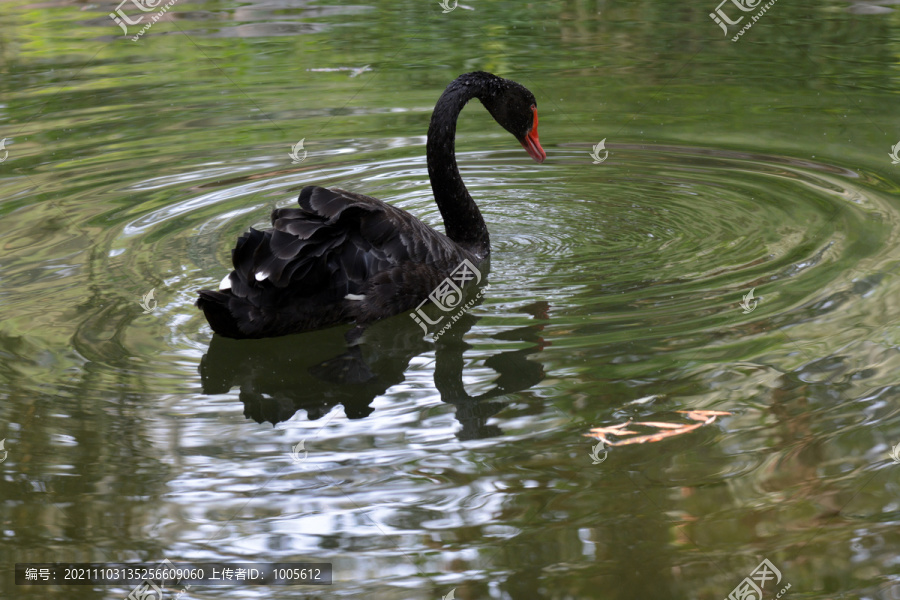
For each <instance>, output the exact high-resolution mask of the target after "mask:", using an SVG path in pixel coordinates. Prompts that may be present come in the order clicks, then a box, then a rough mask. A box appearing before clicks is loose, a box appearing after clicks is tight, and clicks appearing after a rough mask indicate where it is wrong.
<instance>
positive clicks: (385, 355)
mask: <svg viewBox="0 0 900 600" xmlns="http://www.w3.org/2000/svg"><path fill="white" fill-rule="evenodd" d="M472 287H473V288H474V287H475V286H472ZM467 291H468V292H469V293H468V294H467V296H471V295H474V294H473V293H472V292H474V291H477V288H476V289H475V290H471V291H470V290H467ZM431 308H432V309H433V308H434V307H431ZM548 308H549V305H548V304H547V303H546V302H536V303H533V304H531V305H529V306H527V307H525V308H524V309H523V310H524V311H525V312H527V313H528V314H531V315H532V316H533V317H534V319H535V320H536V321H537V322H536V323H535V324H533V325H526V326H524V327H518V328H515V329H513V330H510V331H504V332H503V333H501V334H498V335H495V336H494V338H495V339H502V340H505V341H521V342H527V343H530V345H529V346H528V347H527V348H523V349H519V350H511V351H506V352H501V353H499V354H494V355H492V356H490V357H489V358H487V359H486V360H485V361H484V366H486V367H488V368H490V369H492V370H494V371H496V372H497V374H498V375H499V377H498V378H497V379H496V381H495V382H494V386H493V388H491V389H490V390H489V391H487V392H485V393H482V394H478V395H477V396H471V395H469V394H468V393H467V392H466V390H465V387H464V386H463V365H464V360H463V353H464V352H465V351H466V350H467V349H469V348H471V346H470V345H469V344H467V343H466V342H465V341H464V339H463V338H464V336H465V334H466V333H467V332H468V331H469V330H470V329H471V328H472V327H473V326H474V325H475V323H476V322H477V321H478V319H479V317H475V316H473V315H472V314H471V313H469V312H465V313H463V314H462V315H461V316H460V317H459V319H458V320H457V321H455V322H454V323H453V325H452V327H450V328H449V329H447V330H446V331H445V333H444V334H443V335H441V336H440V337H439V338H438V339H437V340H436V341H434V342H431V341H429V340H427V339H425V337H424V336H423V332H422V328H421V327H420V326H419V325H417V324H416V323H415V322H414V321H413V320H412V319H411V318H409V317H408V316H406V315H398V316H397V317H395V318H392V319H387V320H385V321H380V322H378V323H375V324H373V325H371V326H370V327H368V329H367V330H366V331H365V334H364V335H363V336H362V338H361V339H360V340H359V343H356V344H351V345H348V343H347V341H345V336H344V334H345V331H346V330H347V329H349V326H348V327H332V328H329V329H325V330H321V331H313V332H308V333H303V334H299V335H292V336H287V337H281V338H272V339H263V340H233V339H229V338H225V337H222V336H219V335H215V336H213V338H212V341H211V343H210V345H209V350H208V351H207V353H206V355H204V356H203V359H202V360H201V362H200V377H201V382H202V385H203V393H205V394H210V395H212V394H224V393H227V392H229V391H230V390H231V389H232V388H233V387H234V386H239V387H240V400H241V402H243V403H244V415H245V416H246V417H247V418H249V419H253V420H254V421H256V422H257V423H264V422H268V423H272V424H273V425H274V424H277V423H280V422H282V421H287V420H288V419H290V418H291V417H293V416H294V414H295V413H296V412H297V411H298V410H300V409H303V410H305V411H306V413H307V416H308V418H309V419H310V420H316V419H319V418H321V417H322V416H323V415H325V414H328V413H329V412H330V411H331V410H332V408H333V407H334V406H335V405H337V404H341V405H343V407H344V412H345V414H346V415H347V417H348V418H350V419H362V418H365V417H367V416H369V415H370V414H371V413H372V411H373V410H374V409H373V408H371V406H370V404H371V403H372V401H373V400H374V399H375V398H376V397H377V396H379V395H381V394H384V393H385V392H386V391H387V390H388V389H390V388H391V387H392V386H394V385H396V384H398V383H402V382H403V381H404V380H405V372H406V369H407V367H408V366H409V363H410V361H411V360H412V359H413V358H414V357H415V356H418V355H420V354H423V353H426V352H428V351H430V350H431V349H432V348H434V352H435V368H434V384H435V387H436V388H437V390H438V392H439V393H440V395H441V400H443V401H444V402H446V403H448V404H453V405H454V406H456V418H457V420H458V421H459V422H460V424H461V425H462V429H461V430H460V431H458V432H457V437H458V438H459V439H460V440H470V439H480V438H486V437H491V436H497V435H501V434H502V430H501V429H500V428H499V427H497V426H495V425H488V424H487V421H488V419H489V418H490V417H492V416H493V415H495V414H497V413H498V412H500V411H501V410H502V409H503V408H504V407H505V406H506V403H505V402H502V401H491V400H492V399H494V398H501V397H502V396H504V395H507V394H512V393H514V392H518V391H521V390H525V389H528V388H530V387H532V386H534V385H536V384H537V383H539V382H540V381H541V380H543V379H544V376H545V374H544V368H543V365H541V364H540V363H538V362H535V361H534V360H531V359H529V357H530V355H532V354H536V353H538V352H540V351H541V350H542V349H543V348H544V346H545V345H546V344H545V342H544V341H543V338H542V337H541V333H542V329H543V323H544V322H545V320H546V319H547V311H548ZM323 357H331V358H327V359H326V360H323Z"/></svg>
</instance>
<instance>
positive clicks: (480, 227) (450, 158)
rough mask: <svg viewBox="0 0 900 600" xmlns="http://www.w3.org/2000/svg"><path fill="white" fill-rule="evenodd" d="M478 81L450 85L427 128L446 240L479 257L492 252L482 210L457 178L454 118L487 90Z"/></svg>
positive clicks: (430, 166)
mask: <svg viewBox="0 0 900 600" xmlns="http://www.w3.org/2000/svg"><path fill="white" fill-rule="evenodd" d="M486 85H487V82H486V81H482V80H481V79H479V78H467V79H463V78H462V77H461V78H459V79H457V80H456V81H454V82H453V83H451V84H450V85H449V86H448V87H447V89H446V90H444V93H443V94H442V95H441V97H440V99H438V101H437V104H436V105H435V107H434V112H433V113H432V115H431V125H430V126H429V127H428V143H427V155H428V176H429V177H430V178H431V189H432V191H433V192H434V200H435V202H437V205H438V208H439V209H440V211H441V216H442V217H443V218H444V229H445V231H446V232H447V237H449V238H450V239H451V240H453V241H454V242H456V243H457V244H459V245H460V246H462V247H463V248H465V249H466V250H468V251H470V252H472V253H473V254H475V255H476V256H478V257H479V258H483V257H485V256H487V254H488V253H489V252H490V249H491V240H490V236H488V230H487V225H485V223H484V218H482V216H481V211H479V210H478V206H477V205H476V204H475V201H474V200H472V196H470V195H469V190H467V189H466V185H465V184H464V183H463V180H462V177H460V175H459V168H458V167H457V166H456V152H455V140H456V118H457V117H458V116H459V113H460V111H461V110H462V109H463V107H464V106H465V105H466V103H467V102H468V101H469V100H471V99H472V98H477V97H479V96H480V95H481V93H482V92H483V91H485V89H486Z"/></svg>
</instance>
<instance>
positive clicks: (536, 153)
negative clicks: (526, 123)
mask: <svg viewBox="0 0 900 600" xmlns="http://www.w3.org/2000/svg"><path fill="white" fill-rule="evenodd" d="M531 112H532V113H533V114H534V123H533V124H532V125H531V131H529V132H528V135H526V136H525V138H524V139H521V140H519V142H521V144H522V147H523V148H525V151H526V152H528V154H529V155H530V156H531V158H533V159H534V162H539V163H542V162H544V159H545V158H547V153H546V152H544V149H543V148H541V142H540V140H538V132H537V125H538V115H537V107H536V106H532V107H531Z"/></svg>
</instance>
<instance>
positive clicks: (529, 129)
mask: <svg viewBox="0 0 900 600" xmlns="http://www.w3.org/2000/svg"><path fill="white" fill-rule="evenodd" d="M497 79H500V81H501V82H502V83H501V84H500V85H498V86H492V87H493V89H492V93H490V94H486V95H484V96H482V97H481V98H480V99H481V103H482V104H484V107H485V108H487V109H488V112H490V113H491V116H492V117H494V119H496V121H497V122H498V123H500V125H502V126H503V128H504V129H506V130H507V131H508V132H510V133H511V134H513V135H514V136H516V139H517V140H519V143H520V144H522V147H523V148H525V150H526V151H527V152H528V154H529V155H531V158H533V159H534V160H535V162H544V159H545V158H547V153H546V152H544V149H543V148H541V142H540V140H538V113H537V101H536V100H535V99H534V94H532V93H531V92H529V91H528V89H527V88H526V87H525V86H523V85H520V84H518V83H516V82H515V81H510V80H509V79H501V78H499V77H498V78H497Z"/></svg>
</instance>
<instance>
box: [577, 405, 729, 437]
mask: <svg viewBox="0 0 900 600" xmlns="http://www.w3.org/2000/svg"><path fill="white" fill-rule="evenodd" d="M676 412H678V413H681V414H683V415H685V416H686V417H687V418H688V419H691V420H692V421H700V423H667V422H662V421H631V420H628V421H626V422H624V423H619V424H618V425H610V426H608V427H594V428H592V429H591V432H590V433H586V434H585V437H593V438H597V439H598V440H601V441H602V442H603V443H604V444H606V445H607V446H627V445H629V444H646V443H648V442H658V441H660V440H664V439H666V438H670V437H674V436H676V435H681V434H683V433H688V432H689V431H693V430H695V429H697V428H699V427H703V426H704V425H709V424H710V423H712V422H713V421H715V420H716V417H724V416H727V415H730V414H731V413H730V412H725V411H723V410H679V411H676ZM633 425H640V426H642V427H655V428H656V429H664V430H665V431H660V432H659V433H650V434H644V435H637V434H639V433H640V432H639V431H632V430H631V429H628V427H629V426H633ZM608 435H614V436H617V437H622V436H625V435H635V436H636V437H629V438H625V439H622V440H617V441H615V440H610V439H609V438H608V437H606V436H608Z"/></svg>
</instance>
